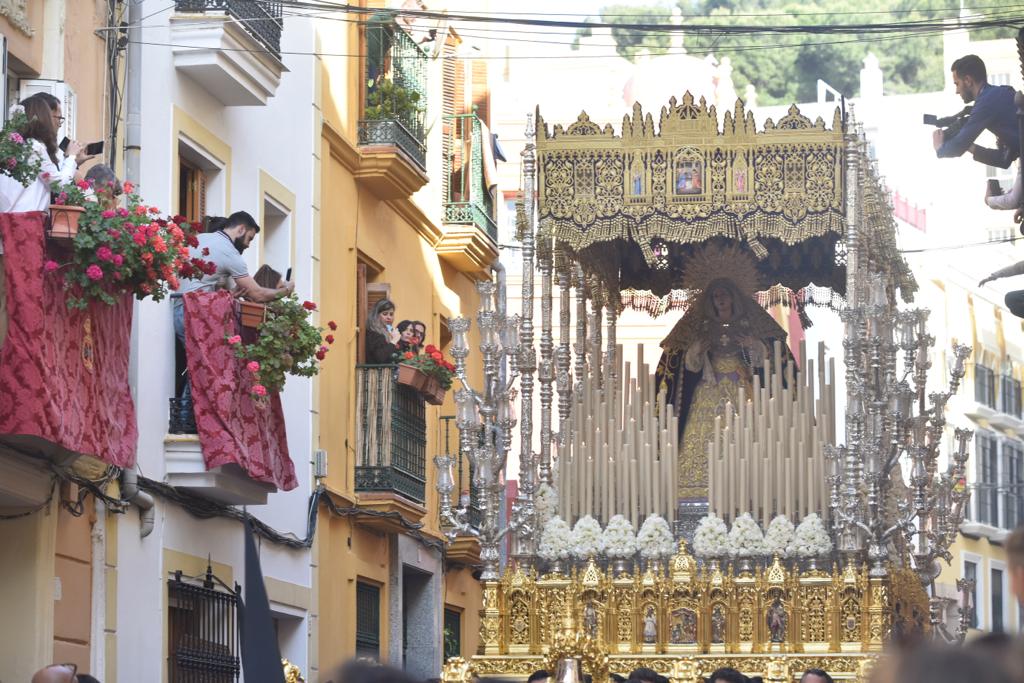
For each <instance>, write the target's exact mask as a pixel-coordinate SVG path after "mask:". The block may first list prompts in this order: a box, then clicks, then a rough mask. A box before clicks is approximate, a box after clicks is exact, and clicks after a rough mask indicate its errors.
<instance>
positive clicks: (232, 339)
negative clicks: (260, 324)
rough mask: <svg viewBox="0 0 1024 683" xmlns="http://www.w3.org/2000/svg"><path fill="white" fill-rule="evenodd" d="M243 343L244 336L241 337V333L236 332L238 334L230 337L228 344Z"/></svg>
mask: <svg viewBox="0 0 1024 683" xmlns="http://www.w3.org/2000/svg"><path fill="white" fill-rule="evenodd" d="M241 343H242V337H241V335H237V334H236V335H235V336H233V337H228V344H232V345H234V344H241Z"/></svg>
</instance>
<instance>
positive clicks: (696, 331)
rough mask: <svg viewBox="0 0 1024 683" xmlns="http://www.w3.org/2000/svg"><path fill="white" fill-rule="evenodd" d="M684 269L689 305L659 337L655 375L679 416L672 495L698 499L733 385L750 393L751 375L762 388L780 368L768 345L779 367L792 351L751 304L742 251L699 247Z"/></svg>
mask: <svg viewBox="0 0 1024 683" xmlns="http://www.w3.org/2000/svg"><path fill="white" fill-rule="evenodd" d="M686 272H687V278H686V283H685V284H688V285H689V286H688V287H687V288H688V289H689V290H690V292H691V293H692V298H691V301H692V304H691V305H690V307H689V308H688V309H687V311H686V313H685V314H684V315H683V317H682V318H681V319H680V320H679V322H678V323H676V326H675V327H674V328H673V329H672V331H671V332H670V333H669V335H668V336H667V337H665V339H664V341H662V342H661V347H662V355H661V361H660V362H659V363H658V369H657V372H656V375H655V379H656V383H657V389H658V392H659V393H660V392H661V391H662V390H664V391H665V393H666V396H667V399H668V401H669V402H670V403H671V404H672V405H673V406H674V407H675V409H676V412H677V413H678V415H679V429H680V436H681V438H680V440H679V443H680V446H679V466H678V468H677V472H678V475H677V476H678V479H677V492H678V497H679V499H680V500H683V501H705V500H707V497H708V456H707V445H708V443H709V442H710V441H711V440H712V439H713V438H714V436H715V434H714V430H715V418H716V417H720V416H724V415H725V411H726V408H727V405H728V404H731V405H732V406H736V404H737V402H738V400H739V390H740V387H744V388H745V389H746V395H747V396H749V395H750V391H751V389H752V388H753V378H754V376H755V375H758V376H759V377H760V378H761V386H767V385H766V384H765V380H766V372H767V373H771V372H778V371H782V370H783V368H781V367H780V368H775V367H772V366H773V365H774V363H773V361H772V358H773V345H774V344H775V343H778V344H779V345H780V347H781V356H780V357H781V359H782V360H781V363H780V365H782V366H784V365H785V364H786V363H788V362H792V355H791V354H790V353H789V350H788V348H787V347H786V346H785V341H786V332H785V331H784V330H783V329H782V327H781V326H780V325H779V324H778V323H777V322H776V321H775V319H774V318H772V317H771V315H769V314H768V313H767V312H766V311H765V310H764V309H763V308H761V307H760V306H759V305H758V304H757V302H756V301H754V298H753V297H754V293H755V292H756V291H757V289H758V281H757V274H756V273H757V271H756V268H755V266H754V264H753V259H752V258H751V257H750V256H749V255H747V254H746V253H745V252H742V251H740V250H739V248H721V249H713V248H711V249H706V250H705V251H704V252H703V253H702V254H699V255H698V256H697V257H695V258H694V259H692V262H691V264H690V265H689V267H688V268H687V271H686ZM734 410H735V408H734Z"/></svg>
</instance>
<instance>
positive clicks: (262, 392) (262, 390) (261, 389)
mask: <svg viewBox="0 0 1024 683" xmlns="http://www.w3.org/2000/svg"><path fill="white" fill-rule="evenodd" d="M252 393H254V394H256V395H257V396H266V395H267V388H266V387H265V386H263V385H262V384H254V385H252Z"/></svg>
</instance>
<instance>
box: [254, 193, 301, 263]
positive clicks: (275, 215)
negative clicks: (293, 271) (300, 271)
mask: <svg viewBox="0 0 1024 683" xmlns="http://www.w3.org/2000/svg"><path fill="white" fill-rule="evenodd" d="M260 227H261V232H260V236H261V237H260V261H262V262H263V263H265V264H267V265H268V266H270V267H271V268H273V269H274V270H276V271H277V272H279V273H281V275H282V277H284V276H286V275H287V274H288V269H289V268H291V267H292V266H293V265H294V264H293V263H292V224H291V214H290V213H289V211H288V207H286V206H284V205H282V204H279V203H278V202H276V201H274V200H273V199H271V198H270V197H264V198H263V225H262V226H260Z"/></svg>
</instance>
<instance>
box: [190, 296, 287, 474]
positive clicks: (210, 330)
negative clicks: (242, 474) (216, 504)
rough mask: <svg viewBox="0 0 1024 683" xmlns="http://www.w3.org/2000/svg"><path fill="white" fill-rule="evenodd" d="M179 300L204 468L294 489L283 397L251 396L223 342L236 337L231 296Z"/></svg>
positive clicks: (249, 382) (241, 366) (238, 362)
mask: <svg viewBox="0 0 1024 683" xmlns="http://www.w3.org/2000/svg"><path fill="white" fill-rule="evenodd" d="M183 299H184V302H185V344H186V348H187V351H188V373H189V377H190V379H191V382H192V404H193V406H194V408H195V416H196V426H197V427H198V432H199V443H200V445H201V446H202V448H203V461H204V462H205V463H206V468H207V469H212V468H214V467H220V466H221V465H226V464H228V463H234V464H236V465H238V466H239V467H241V468H242V469H243V470H245V471H246V472H247V473H248V475H249V476H250V477H252V478H253V479H254V480H256V481H262V482H266V483H268V484H274V485H275V486H277V488H279V489H281V490H284V491H288V490H290V489H293V488H295V487H296V486H297V485H298V482H297V481H296V479H295V466H294V465H293V464H292V461H291V458H290V457H289V455H288V438H287V434H286V432H285V427H284V412H283V411H282V410H281V398H280V396H278V395H277V394H268V395H267V396H266V397H265V399H264V400H259V401H257V400H256V399H254V398H253V397H252V393H251V390H252V386H253V375H252V373H251V372H249V371H248V370H247V369H246V367H245V366H246V362H245V361H244V360H242V359H239V358H236V357H235V352H234V348H233V347H232V346H231V345H230V344H228V342H227V339H226V338H227V336H230V335H235V334H240V330H239V326H238V322H237V321H238V318H237V315H236V310H237V304H236V302H235V300H234V298H233V297H232V296H231V294H230V293H229V292H225V291H219V292H193V293H191V294H186V295H185V296H184V297H183Z"/></svg>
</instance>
